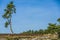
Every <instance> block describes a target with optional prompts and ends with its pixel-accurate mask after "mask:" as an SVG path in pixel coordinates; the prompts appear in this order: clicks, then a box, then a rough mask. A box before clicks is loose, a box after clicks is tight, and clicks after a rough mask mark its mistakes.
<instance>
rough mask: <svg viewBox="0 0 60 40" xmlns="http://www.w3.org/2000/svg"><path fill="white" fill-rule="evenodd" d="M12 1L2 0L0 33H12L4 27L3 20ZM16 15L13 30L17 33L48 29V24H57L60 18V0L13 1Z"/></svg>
mask: <svg viewBox="0 0 60 40" xmlns="http://www.w3.org/2000/svg"><path fill="white" fill-rule="evenodd" d="M10 1H11V0H0V33H10V30H9V27H8V28H5V27H4V22H5V20H4V19H3V18H2V15H3V14H4V9H5V8H6V6H7V4H8V3H9V2H10ZM13 1H14V4H15V6H16V14H13V17H12V28H13V31H14V32H15V33H21V32H23V31H27V30H30V29H31V30H39V29H46V28H47V27H48V23H56V22H57V21H56V20H57V18H59V17H60V0H13Z"/></svg>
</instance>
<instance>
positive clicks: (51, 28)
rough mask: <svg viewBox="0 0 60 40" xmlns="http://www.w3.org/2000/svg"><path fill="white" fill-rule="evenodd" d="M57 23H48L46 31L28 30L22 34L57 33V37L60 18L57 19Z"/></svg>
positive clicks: (59, 32) (59, 30)
mask: <svg viewBox="0 0 60 40" xmlns="http://www.w3.org/2000/svg"><path fill="white" fill-rule="evenodd" d="M57 22H58V23H48V27H47V29H45V30H43V29H40V30H36V31H34V30H28V31H25V32H23V33H22V34H50V33H51V34H54V33H57V34H58V35H60V18H58V19H57Z"/></svg>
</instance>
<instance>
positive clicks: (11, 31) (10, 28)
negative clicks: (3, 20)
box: [10, 18, 13, 34]
mask: <svg viewBox="0 0 60 40" xmlns="http://www.w3.org/2000/svg"><path fill="white" fill-rule="evenodd" d="M10 31H11V33H12V34H13V30H12V22H11V18H10Z"/></svg>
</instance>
